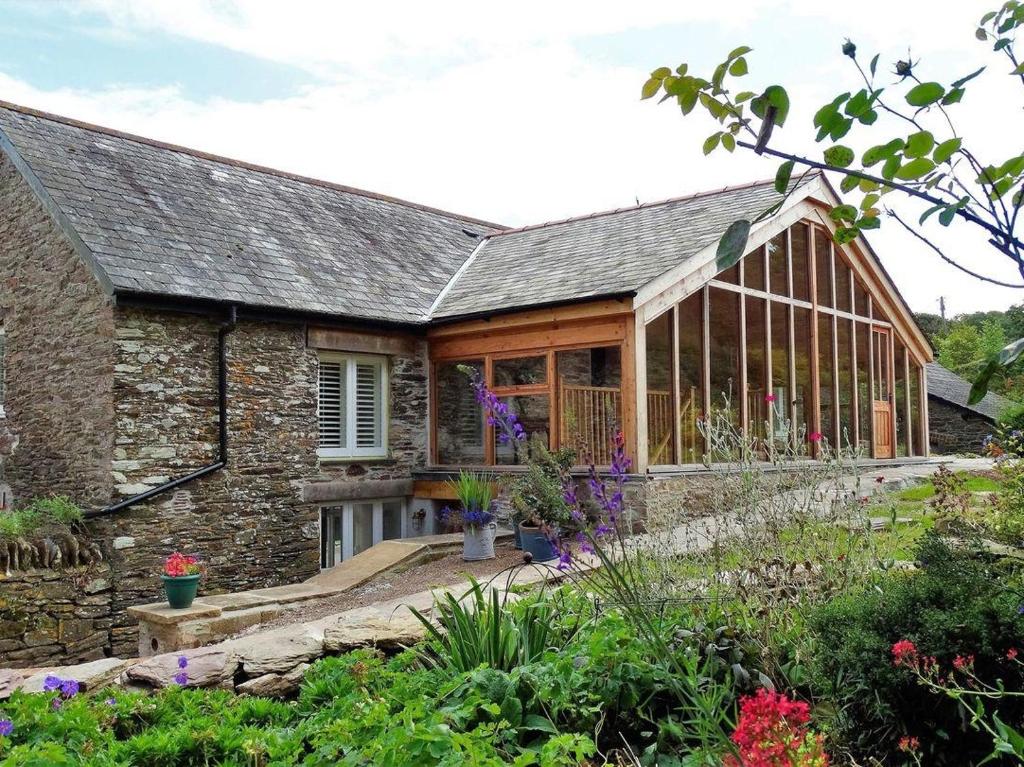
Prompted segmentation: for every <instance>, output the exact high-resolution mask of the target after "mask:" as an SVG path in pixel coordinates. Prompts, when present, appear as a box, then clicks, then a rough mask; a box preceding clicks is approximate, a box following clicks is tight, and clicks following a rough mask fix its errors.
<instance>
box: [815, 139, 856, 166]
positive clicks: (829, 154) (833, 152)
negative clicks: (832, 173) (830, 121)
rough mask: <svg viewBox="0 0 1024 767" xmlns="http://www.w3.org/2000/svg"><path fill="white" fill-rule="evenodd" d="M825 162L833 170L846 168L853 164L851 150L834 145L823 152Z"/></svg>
mask: <svg viewBox="0 0 1024 767" xmlns="http://www.w3.org/2000/svg"><path fill="white" fill-rule="evenodd" d="M823 155H824V157H825V162H827V163H828V164H829V165H831V166H833V167H835V168H848V167H850V166H851V165H852V164H853V158H854V157H855V155H854V153H853V150H852V149H850V147H848V146H843V145H842V144H836V145H835V146H830V147H829V148H828V149H826V150H825V151H824V152H823Z"/></svg>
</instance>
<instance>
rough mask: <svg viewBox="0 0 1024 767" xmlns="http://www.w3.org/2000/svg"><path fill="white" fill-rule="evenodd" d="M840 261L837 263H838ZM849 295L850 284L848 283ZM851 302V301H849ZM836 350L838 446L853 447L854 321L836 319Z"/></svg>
mask: <svg viewBox="0 0 1024 767" xmlns="http://www.w3.org/2000/svg"><path fill="white" fill-rule="evenodd" d="M838 263H839V262H838V261H837V262H836V264H837V265H838ZM847 295H849V285H847ZM847 303H849V301H847ZM836 352H837V354H838V356H839V368H838V371H837V375H838V377H839V434H838V438H839V442H838V443H837V447H839V448H841V449H846V448H850V447H853V445H854V440H855V439H856V436H855V429H854V424H853V399H854V397H855V396H856V393H855V391H854V380H853V321H852V320H844V319H838V320H836Z"/></svg>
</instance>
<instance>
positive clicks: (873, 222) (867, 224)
mask: <svg viewBox="0 0 1024 767" xmlns="http://www.w3.org/2000/svg"><path fill="white" fill-rule="evenodd" d="M881 225H882V222H881V221H880V220H879V219H878V216H864V217H863V218H858V219H857V228H858V229H878V228H879V227H880V226H881Z"/></svg>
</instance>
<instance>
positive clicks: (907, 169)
mask: <svg viewBox="0 0 1024 767" xmlns="http://www.w3.org/2000/svg"><path fill="white" fill-rule="evenodd" d="M933 170H935V163H933V162H932V161H931V160H929V159H928V158H927V157H918V158H917V159H915V160H911V161H910V162H908V163H906V164H904V165H901V166H900V168H899V170H897V171H896V178H898V179H902V180H903V181H913V180H914V179H916V178H921V176H924V175H926V174H928V173H931V172H932V171H933Z"/></svg>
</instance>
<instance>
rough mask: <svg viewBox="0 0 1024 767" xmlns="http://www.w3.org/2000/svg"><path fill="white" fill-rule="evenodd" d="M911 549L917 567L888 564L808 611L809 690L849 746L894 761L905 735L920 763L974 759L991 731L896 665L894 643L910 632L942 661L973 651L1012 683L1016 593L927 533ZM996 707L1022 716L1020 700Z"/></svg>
mask: <svg viewBox="0 0 1024 767" xmlns="http://www.w3.org/2000/svg"><path fill="white" fill-rule="evenodd" d="M918 558H919V559H920V561H921V564H922V568H921V570H919V571H917V572H892V573H890V574H888V575H886V576H884V577H883V578H881V579H880V580H879V581H878V582H877V583H875V584H872V585H870V586H868V587H865V588H862V589H859V590H857V591H854V592H851V593H848V594H845V595H843V596H840V597H838V598H836V599H834V600H832V601H831V602H830V603H829V604H827V605H826V606H824V607H822V608H820V609H819V610H817V611H816V612H815V614H814V615H813V616H812V620H811V625H812V628H813V630H814V632H815V633H816V635H817V639H818V643H819V647H820V651H819V652H818V653H817V655H816V658H815V672H816V685H817V691H818V693H819V694H820V695H821V697H822V698H823V699H825V700H826V701H828V703H829V705H830V707H834V710H835V727H836V732H835V735H836V736H837V738H838V740H839V741H840V742H841V743H842V745H843V746H845V747H848V748H849V749H850V750H851V751H852V752H853V753H854V754H855V755H859V756H862V757H867V756H874V757H877V758H884V757H885V756H888V757H889V758H891V759H892V760H893V763H897V764H898V763H902V760H901V759H900V754H899V750H898V749H899V739H900V738H901V737H903V736H905V735H906V736H913V737H917V738H918V739H919V740H920V741H921V745H922V749H923V750H924V751H925V753H926V757H925V763H927V764H936V765H945V764H948V765H964V764H976V763H977V762H978V761H980V759H982V758H984V756H986V755H987V754H988V753H989V750H990V746H991V743H990V741H989V740H988V739H987V737H985V736H984V735H981V734H979V733H977V732H976V731H974V730H973V729H971V728H970V727H969V726H968V725H967V722H966V721H965V719H964V717H963V715H962V712H961V711H960V709H959V707H958V704H957V703H956V702H955V701H953V700H950V699H948V698H943V697H940V696H936V695H934V694H932V693H930V692H929V691H928V690H927V689H926V688H924V687H922V686H920V685H918V684H917V683H916V682H915V681H914V679H913V678H912V677H911V676H910V675H909V674H907V673H906V672H905V671H904V670H903V669H901V668H896V667H894V665H893V663H892V654H891V651H892V645H893V644H894V643H895V642H897V641H899V640H901V639H909V640H911V641H913V642H914V643H915V644H916V645H917V647H918V648H919V649H920V651H921V653H922V654H924V655H928V656H934V657H935V658H936V659H937V660H938V662H939V663H940V664H942V665H944V666H945V667H950V665H951V663H952V661H953V659H954V658H955V657H956V656H958V655H964V656H967V655H974V656H975V658H976V663H975V667H976V669H977V673H978V675H979V677H981V678H982V679H985V680H988V681H992V682H994V681H995V680H997V679H1002V680H1003V682H1004V683H1005V684H1006V685H1007V687H1008V688H1012V687H1014V686H1016V688H1017V689H1019V688H1020V686H1021V685H1022V684H1024V675H1022V674H1021V673H1020V667H1019V666H1014V665H1012V664H1010V663H1009V662H1008V661H1007V660H1006V653H1007V651H1008V650H1009V649H1010V648H1012V647H1020V646H1021V643H1022V640H1024V617H1022V616H1021V615H1020V613H1019V608H1020V605H1021V596H1020V594H1019V593H1016V592H1015V591H1014V590H1013V589H1011V588H1009V587H1008V586H1007V585H1006V583H1005V581H1004V575H1003V573H1001V572H999V571H998V570H996V569H995V568H994V567H993V566H992V565H991V564H989V563H987V562H986V561H983V560H981V559H977V558H974V557H973V556H971V554H970V553H969V552H966V551H953V550H951V549H950V548H949V547H948V546H947V545H946V544H945V543H943V542H942V541H941V539H939V538H937V537H935V536H933V535H928V536H926V537H925V538H924V540H923V541H922V542H921V544H920V547H919V550H918ZM1004 713H1006V714H1007V715H1008V716H1013V717H1015V720H1016V721H1020V717H1021V716H1022V715H1024V710H1020V709H1018V710H1013V709H1009V708H1008V709H1007V710H1006V711H1005V712H1004Z"/></svg>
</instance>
